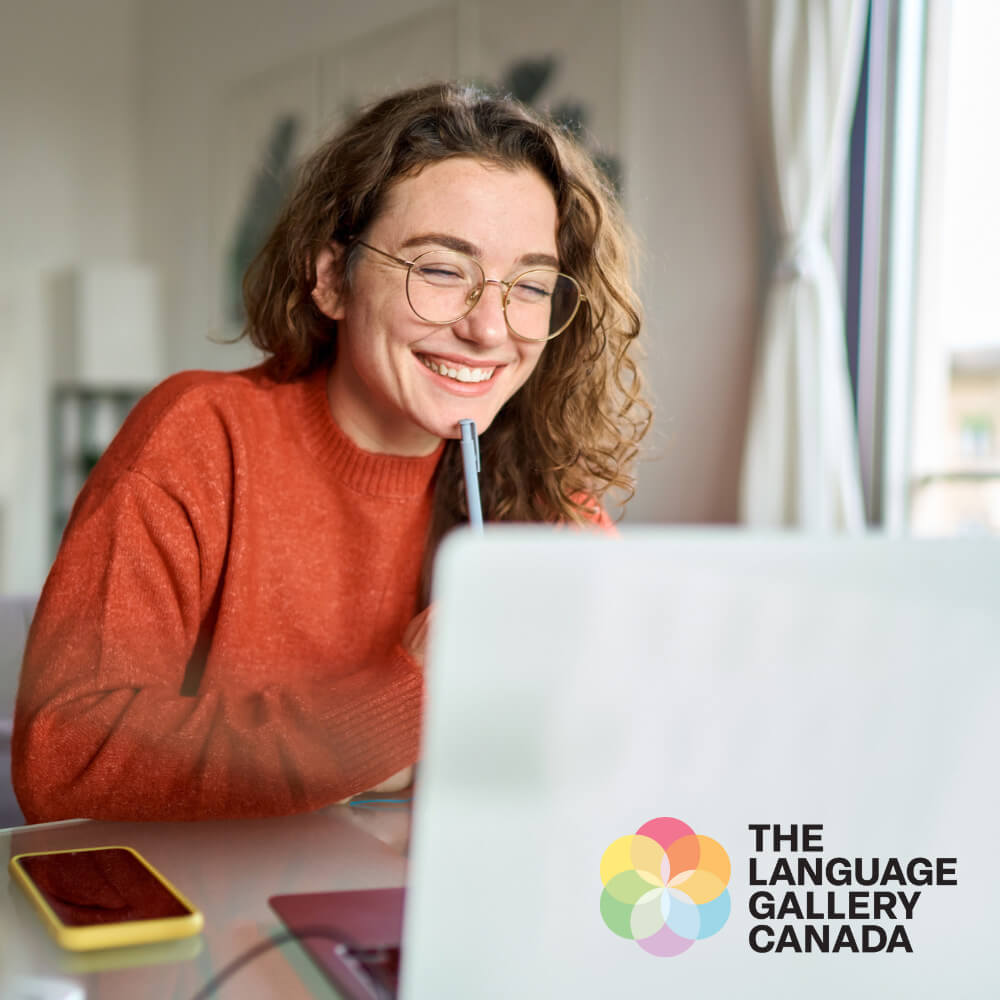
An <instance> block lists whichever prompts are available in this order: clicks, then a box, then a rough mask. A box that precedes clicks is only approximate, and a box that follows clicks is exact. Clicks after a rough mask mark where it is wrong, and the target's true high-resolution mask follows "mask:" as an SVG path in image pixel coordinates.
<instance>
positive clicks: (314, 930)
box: [191, 927, 395, 1000]
mask: <svg viewBox="0 0 1000 1000" xmlns="http://www.w3.org/2000/svg"><path fill="white" fill-rule="evenodd" d="M306 938H322V939H324V940H327V941H335V942H336V943H337V944H341V945H344V947H345V948H346V950H347V954H348V955H350V956H351V957H352V958H354V959H356V960H357V961H358V962H359V963H361V964H362V965H363V963H364V962H365V960H369V961H376V962H377V961H378V959H379V957H380V956H381V955H382V952H380V951H378V950H372V949H367V948H358V947H357V945H355V944H353V943H352V942H351V940H350V938H349V937H348V936H347V935H345V934H342V933H341V932H340V931H338V930H337V929H336V928H331V927H303V928H301V929H299V930H296V931H286V932H285V933H284V934H280V935H278V937H276V938H270V939H268V940H267V941H261V942H260V943H259V944H255V945H254V946H253V947H252V948H248V949H247V950H246V951H245V952H243V954H242V955H237V956H236V958H234V959H233V960H232V961H231V962H230V963H229V964H228V965H226V966H223V968H222V969H220V970H219V972H218V973H216V975H214V976H213V977H212V978H211V979H210V980H209V981H208V982H207V983H206V984H205V985H204V986H202V988H201V989H200V990H198V992H197V993H195V994H194V996H192V997H191V1000H208V997H210V996H211V995H212V993H214V992H215V991H216V990H217V989H218V988H219V987H220V986H221V985H222V984H223V983H224V982H225V981H226V980H227V979H228V978H229V977H230V976H232V975H233V974H234V973H236V972H238V971H239V970H240V969H242V968H243V966H244V965H248V964H249V963H250V962H252V961H253V960H254V959H255V958H258V957H259V956H260V955H262V954H264V952H266V951H270V950H271V949H272V948H278V947H280V946H281V945H283V944H287V943H288V942H289V941H304V940H305V939H306ZM366 972H367V969H366ZM364 985H365V986H367V987H368V988H369V989H371V990H373V991H374V992H373V993H372V996H373V1000H393V998H394V997H395V993H394V992H392V991H391V990H390V989H389V988H388V987H386V986H385V985H384V984H383V983H380V982H378V981H377V980H376V979H374V978H372V977H371V976H369V982H368V983H366V984H364Z"/></svg>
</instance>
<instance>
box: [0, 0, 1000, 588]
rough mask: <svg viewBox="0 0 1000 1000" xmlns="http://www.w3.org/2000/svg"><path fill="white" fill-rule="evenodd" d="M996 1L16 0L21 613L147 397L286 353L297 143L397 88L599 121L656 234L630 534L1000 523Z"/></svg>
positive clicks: (930, 531)
mask: <svg viewBox="0 0 1000 1000" xmlns="http://www.w3.org/2000/svg"><path fill="white" fill-rule="evenodd" d="M997 51H1000V3H996V2H995V0H953V2H947V0H896V2H890V0H871V2H870V3H869V2H867V0H827V2H823V0H817V2H815V3H805V2H799V0H748V2H743V0H618V2H604V0H573V2H570V0H550V2H547V3H538V2H537V0H506V2H504V3H503V4H488V3H485V2H483V0H450V2H443V0H370V2H368V3H365V4H358V3H347V2H344V0H282V2H281V3H278V2H276V0H241V2H236V0H197V2H194V0H175V2H171V3H164V2H162V0H88V2H86V3H78V2H74V0H35V2H33V3H30V4H28V3H20V2H15V0H0V178H2V184H0V594H4V595H13V594H26V595H37V593H38V591H39V589H40V588H41V586H42V583H43V581H44V579H45V575H46V573H47V570H48V567H49V565H50V563H51V560H52V557H53V554H54V551H55V548H56V546H57V545H58V540H59V536H60V533H61V531H62V528H63V526H64V525H65V521H66V517H67V515H68V512H69V509H70V507H71V505H72V502H73V499H74V497H75V495H76V493H77V491H78V490H79V488H80V485H81V484H82V482H83V479H84V478H85V476H86V474H87V472H88V470H89V469H90V468H91V467H92V466H93V464H94V462H95V461H96V460H97V458H98V457H99V455H100V453H101V451H102V450H103V448H104V447H105V446H106V445H107V443H108V442H109V441H110V439H111V437H112V436H113V435H114V433H115V431H116V429H117V427H118V426H119V425H120V423H121V421H122V419H123V418H124V416H125V414H126V413H127V412H128V409H129V407H130V406H131V405H132V403H133V402H134V401H135V399H136V398H137V397H138V396H139V395H141V394H142V393H143V392H145V391H146V390H147V389H149V388H150V387H151V386H152V385H153V384H155V383H156V382H158V381H159V380H161V379H162V378H164V377H165V376H167V375H168V374H170V373H172V372H175V371H178V370H181V369H188V368H212V369H235V368H240V367H244V366H247V365H251V364H253V363H254V362H255V360H256V356H255V354H254V352H253V349H252V348H250V347H249V346H248V345H247V344H246V343H245V342H240V343H237V344H225V343H222V342H223V341H226V340H230V339H232V338H233V336H234V335H235V334H237V333H238V332H239V330H240V324H241V312H240V302H239V296H238V288H239V278H240V275H241V271H242V268H243V267H244V266H245V264H246V263H247V261H248V260H249V258H250V256H252V254H253V252H254V251H255V250H256V248H257V247H258V246H259V244H260V242H261V241H262V239H263V234H264V233H265V231H266V229H267V227H268V225H269V223H270V221H271V220H272V219H273V217H274V213H275V211H276V206H277V205H278V204H279V203H280V200H281V198H282V195H283V192H284V191H285V189H286V187H287V184H288V179H289V177H290V175H291V173H292V172H293V171H294V169H295V165H296V162H297V160H298V158H299V157H300V156H301V155H302V154H303V152H304V151H306V150H308V149H309V148H310V147H311V146H312V145H314V143H315V142H316V140H317V138H318V137H320V136H322V135H324V134H326V133H327V132H328V131H329V130H331V129H333V128H335V127H336V126H337V124H338V123H339V122H340V121H342V120H343V118H344V116H345V114H348V113H350V112H351V111H352V110H353V109H355V108H357V107H358V106H360V105H361V104H363V103H365V102H367V101H368V100H370V99H372V98H374V97H377V96H379V95H381V94H383V93H385V92H387V91H390V90H392V89H395V88H398V87H399V86H403V85H409V84H414V83H419V82H424V81H426V80H429V79H434V78H459V79H463V80H468V81H473V82H477V83H481V84H486V85H491V86H499V87H502V88H504V89H506V90H508V91H511V92H513V93H514V94H515V95H516V96H519V97H521V98H522V99H524V100H525V101H527V102H529V103H532V104H534V105H536V106H538V107H542V108H545V109H547V110H549V111H550V112H552V113H553V114H554V115H556V116H557V117H559V118H561V119H562V120H564V121H565V122H566V123H567V124H568V125H569V126H570V127H572V128H573V129H574V130H576V131H578V132H579V134H580V136H581V138H582V139H583V141H584V142H585V144H586V145H587V146H588V148H590V149H591V150H592V152H593V154H594V155H595V157H597V158H598V159H599V160H600V162H601V163H602V164H603V165H604V167H605V169H606V171H607V173H608V176H609V178H610V180H611V182H612V183H614V184H616V185H617V186H618V187H619V188H620V190H621V194H622V198H623V201H624V204H625V206H626V209H627V213H628V215H629V217H630V220H631V222H632V224H633V226H634V228H635V229H636V231H637V233H638V236H639V242H640V251H639V255H638V265H639V268H638V273H639V283H640V291H641V296H642V299H643V302H644V308H645V340H646V350H647V354H648V366H647V367H648V374H649V377H650V381H651V388H652V394H653V396H654V398H655V403H656V423H655V427H654V431H653V432H652V433H651V434H650V435H649V436H648V437H647V439H646V450H645V454H644V458H643V461H642V463H641V465H640V469H639V483H638V491H637V494H636V497H635V499H634V501H633V502H632V503H631V504H630V505H629V507H628V512H627V515H626V518H625V522H624V523H625V524H634V523H647V522H654V523H663V524H676V523H712V524H718V523H723V524H724V523H739V522H745V523H747V524H749V525H751V526H761V527H778V526H781V527H801V528H805V529H807V530H818V531H847V532H858V531H863V530H869V529H876V530H885V531H888V532H892V533H899V534H902V533H918V534H926V535H934V534H945V535H948V534H968V533H996V532H998V531H1000V324H998V322H997V318H996V312H995V307H994V305H993V301H992V298H991V293H992V292H993V290H994V287H995V285H996V280H997V276H998V274H1000V249H998V246H1000V244H998V241H997V239H996V236H995V225H996V222H997V221H998V220H1000V189H998V187H997V185H996V183H995V178H996V177H997V176H1000V140H998V129H997V128H996V126H995V120H996V111H995V109H996V104H997V100H996V99H997V97H998V95H1000V68H998V65H1000V64H998V62H997V60H996V58H995V53H996V52H997Z"/></svg>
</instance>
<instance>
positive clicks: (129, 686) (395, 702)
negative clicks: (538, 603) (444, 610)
mask: <svg viewBox="0 0 1000 1000" xmlns="http://www.w3.org/2000/svg"><path fill="white" fill-rule="evenodd" d="M99 468H100V467H99ZM78 508H79V509H77V510H76V511H75V512H74V517H73V519H72V521H71V524H70V528H69V530H68V532H67V535H66V537H65V539H64V542H63V545H62V547H61V549H60V552H59V555H58V557H57V560H56V563H55V565H54V566H53V569H52V572H51V574H50V577H49V580H48V582H47V583H46V586H45V588H44V591H43V593H42V597H41V600H40V602H39V606H38V611H37V613H36V617H35V621H34V623H33V625H32V628H31V632H30V635H29V638H28V643H27V647H26V653H25V659H24V665H23V669H22V675H21V684H20V688H19V692H18V700H17V707H16V714H15V724H14V734H13V748H12V749H13V768H12V771H13V780H14V786H15V790H16V792H17V796H18V799H19V801H20V803H21V807H22V809H23V811H24V814H25V816H26V817H27V819H28V820H29V821H31V822H40V821H46V820H54V819H62V818H69V817H91V818H98V819H115V820H136V819H158V820H167V819H205V818H223V817H240V816H267V815H278V814H287V813H292V812H301V811H306V810H309V809H315V808H318V807H321V806H323V805H328V804H330V803H333V802H336V801H338V800H341V799H343V798H345V797H347V796H349V795H352V794H356V793H357V792H360V791H363V790H365V789H366V788H370V787H372V786H373V785H375V784H377V783H378V782H380V781H382V780H384V779H385V778H387V777H388V776H390V775H392V774H394V773H395V772H396V771H399V770H400V769H402V768H404V767H405V766H407V765H409V764H412V763H413V762H414V761H415V760H416V758H417V754H418V743H419V723H420V712H421V701H422V691H423V679H422V673H421V670H420V668H419V667H418V665H417V664H416V663H415V662H414V661H413V660H412V659H411V658H410V657H409V656H408V655H407V654H406V653H405V651H404V650H403V649H402V647H400V646H398V645H397V646H396V648H395V649H394V650H393V652H392V654H391V655H390V656H389V658H388V662H385V661H384V660H383V661H382V662H378V663H365V664H358V665H357V666H356V667H355V668H352V670H351V671H350V672H349V673H347V674H346V675H342V676H337V677H336V678H333V679H325V678H320V677H313V678H311V679H309V678H307V679H305V680H303V679H301V678H299V679H297V680H296V681H295V682H294V683H293V682H289V683H280V684H279V683H275V682H274V679H273V675H270V676H269V677H268V678H265V679H264V680H261V678H260V677H259V676H258V677H255V676H254V675H253V674H252V672H250V675H249V676H246V677H241V675H240V674H239V672H238V671H236V672H233V671H230V672H228V673H227V674H226V680H225V683H224V684H222V683H212V682H211V679H210V678H206V683H203V684H202V685H201V686H200V687H199V689H198V693H197V694H196V695H195V696H187V695H185V694H182V693H181V692H182V689H183V685H184V678H185V673H186V671H187V669H188V666H189V664H190V663H191V661H192V658H193V657H194V658H197V656H198V653H197V650H198V648H199V646H200V643H201V642H204V641H205V636H204V635H203V634H202V629H203V622H204V620H205V616H206V612H207V611H208V610H209V603H210V597H209V595H210V594H211V592H212V590H213V588H212V587H211V586H208V585H207V584H206V580H205V579H204V578H203V574H204V573H205V564H206V562H207V561H210V560H211V558H212V554H211V553H209V552H206V551H203V548H204V544H206V543H204V542H203V540H202V539H201V538H200V537H199V532H198V520H199V513H198V512H197V511H193V510H192V509H191V507H190V505H188V506H185V505H184V504H183V503H181V502H179V501H178V500H177V499H176V498H175V497H174V496H171V495H170V492H169V491H168V490H165V489H164V487H163V486H162V485H160V484H157V483H155V482H153V481H152V480H150V479H149V478H147V477H146V476H144V475H143V474H141V473H139V472H136V471H131V470H129V471H124V472H122V473H121V474H119V475H117V476H116V477H115V479H114V481H113V482H112V484H111V485H110V486H109V487H108V488H107V490H106V492H105V495H103V496H102V498H101V499H100V501H99V502H98V501H93V500H92V499H90V500H88V499H86V498H85V500H84V502H83V503H82V504H78Z"/></svg>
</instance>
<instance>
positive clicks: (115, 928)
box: [9, 847, 205, 951]
mask: <svg viewBox="0 0 1000 1000" xmlns="http://www.w3.org/2000/svg"><path fill="white" fill-rule="evenodd" d="M9 867H10V872H11V875H12V876H13V877H14V880H15V881H16V882H17V883H18V884H19V885H20V886H21V888H22V889H23V890H24V891H25V892H26V893H27V895H28V898H29V899H30V900H31V902H32V903H33V904H34V906H35V909H36V910H37V911H38V913H39V914H40V915H41V918H42V921H43V922H44V924H45V926H46V928H47V929H48V931H49V933H50V934H51V935H52V936H53V937H54V938H55V939H56V941H57V942H58V943H59V944H60V945H61V946H62V947H63V948H68V949H69V950H70V951H92V950H94V949H97V948H118V947H121V946H122V945H132V944H146V943H148V942H151V941H167V940H172V939H174V938H183V937H190V936H191V935H193V934H197V933H199V931H201V929H202V927H203V926H204V923H205V919H204V917H203V916H202V914H201V912H200V911H199V910H198V909H197V908H196V907H195V906H193V905H192V904H191V903H190V902H189V901H188V900H187V899H186V898H185V897H184V896H183V895H182V894H181V893H180V892H179V891H178V890H177V889H175V888H174V887H173V886H172V885H171V884H170V883H169V882H168V881H167V880H166V879H165V878H164V877H163V876H162V875H161V874H160V873H159V872H158V871H157V870H156V869H155V868H154V867H153V866H152V865H151V864H150V863H149V862H148V861H146V859H145V858H143V857H142V856H141V855H140V854H139V853H138V852H137V851H134V850H133V849H132V848H131V847H86V848H81V849H79V850H69V851H38V852H34V853H29V854H18V855H16V856H15V857H13V858H11V859H10V866H9Z"/></svg>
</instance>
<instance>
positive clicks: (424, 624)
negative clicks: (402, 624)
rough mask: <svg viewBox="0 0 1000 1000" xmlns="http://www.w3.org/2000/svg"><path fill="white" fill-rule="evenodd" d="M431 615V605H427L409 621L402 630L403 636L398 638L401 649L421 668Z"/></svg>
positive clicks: (425, 654) (424, 657)
mask: <svg viewBox="0 0 1000 1000" xmlns="http://www.w3.org/2000/svg"><path fill="white" fill-rule="evenodd" d="M432 615H433V606H431V605H428V606H427V607H426V608H424V610H423V611H421V612H420V614H418V615H417V616H416V617H415V618H413V619H412V620H411V621H410V624H409V625H407V626H406V628H405V629H404V630H403V638H402V639H401V640H400V643H401V644H402V647H403V649H405V650H406V652H407V653H409V654H410V656H412V657H413V659H414V660H416V661H417V664H418V665H419V666H420V668H421V670H422V669H423V667H424V660H425V659H426V656H427V634H428V632H429V631H430V622H431V618H432Z"/></svg>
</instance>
